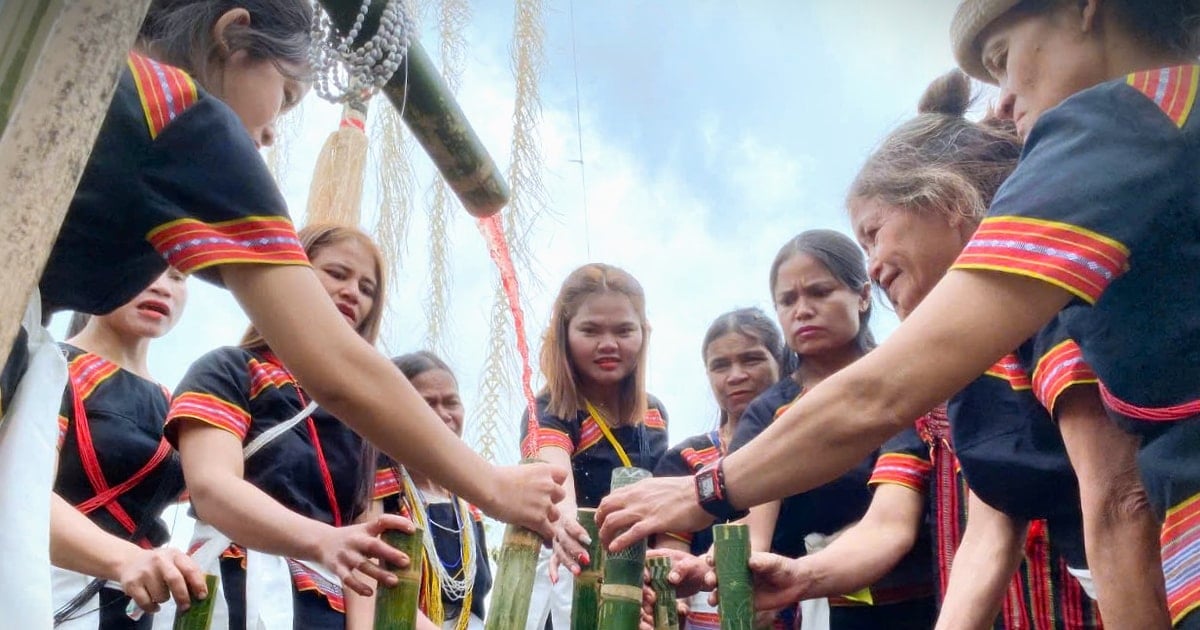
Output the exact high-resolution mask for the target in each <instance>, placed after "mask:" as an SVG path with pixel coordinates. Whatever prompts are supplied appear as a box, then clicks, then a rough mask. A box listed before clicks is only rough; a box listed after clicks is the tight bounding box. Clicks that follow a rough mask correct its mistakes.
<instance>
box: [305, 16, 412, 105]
mask: <svg viewBox="0 0 1200 630" xmlns="http://www.w3.org/2000/svg"><path fill="white" fill-rule="evenodd" d="M370 8H371V0H362V5H361V6H360V7H359V9H358V15H357V16H356V17H355V18H354V25H353V26H352V27H351V28H350V32H348V33H346V35H345V36H342V34H341V33H340V32H339V31H338V29H337V27H336V26H334V24H333V20H331V19H330V18H329V15H328V14H327V13H326V12H325V11H324V9H322V8H321V4H320V2H318V1H317V0H313V27H312V42H313V46H312V50H311V52H310V54H309V55H310V60H311V61H312V67H313V71H314V74H315V79H314V80H313V89H314V90H315V91H316V93H317V95H318V96H320V97H321V98H323V99H325V100H327V101H329V102H331V103H359V104H361V103H366V102H367V100H368V99H370V98H371V97H372V96H374V95H375V93H376V92H378V91H379V89H380V88H382V87H383V86H384V84H386V83H387V82H388V81H389V80H390V79H391V78H392V75H393V74H395V73H396V70H397V69H399V68H400V64H401V63H403V61H404V56H405V55H406V54H407V53H408V46H409V43H410V42H411V41H412V39H411V38H412V35H413V33H415V32H416V30H417V26H416V21H415V19H414V18H413V15H412V12H411V11H409V10H408V8H407V7H406V6H405V5H404V0H387V3H386V4H385V5H384V7H383V12H382V13H381V14H380V16H379V28H378V29H376V31H375V34H374V35H371V37H370V38H369V39H367V40H366V41H365V42H363V43H362V45H360V46H357V47H355V46H354V42H355V40H357V39H358V37H359V35H360V34H361V32H362V27H363V23H364V22H366V19H367V11H368V10H369V9H370Z"/></svg>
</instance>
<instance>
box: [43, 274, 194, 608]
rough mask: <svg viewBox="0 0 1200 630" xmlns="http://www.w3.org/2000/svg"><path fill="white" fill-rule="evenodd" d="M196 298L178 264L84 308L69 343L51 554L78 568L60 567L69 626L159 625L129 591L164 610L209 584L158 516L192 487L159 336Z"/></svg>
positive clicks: (59, 600)
mask: <svg viewBox="0 0 1200 630" xmlns="http://www.w3.org/2000/svg"><path fill="white" fill-rule="evenodd" d="M186 303H187V281H186V278H185V276H184V275H183V274H181V273H179V272H178V271H175V270H174V269H169V270H167V271H166V272H164V273H163V274H162V275H160V276H159V277H158V278H157V279H156V280H155V281H154V282H153V283H152V284H151V285H150V286H149V287H147V288H146V289H145V290H144V291H142V292H141V293H139V294H138V295H137V297H135V298H133V300H131V301H130V302H129V303H127V304H125V305H124V306H121V307H120V308H118V309H116V310H115V311H113V312H111V313H109V314H108V315H101V316H94V317H87V318H79V319H82V320H83V322H82V323H81V324H80V325H79V326H78V327H73V328H78V330H75V331H73V332H68V334H69V335H70V337H69V338H68V339H67V342H66V343H64V344H62V348H63V351H64V353H65V354H66V356H67V361H68V369H69V374H70V383H69V385H68V386H67V390H66V394H65V395H64V396H63V404H62V411H61V415H60V416H59V429H60V433H59V440H58V452H59V460H58V478H57V480H56V481H55V494H54V496H53V497H52V503H51V510H52V511H51V518H50V526H51V543H52V548H53V550H54V556H53V560H54V561H55V562H56V563H57V564H58V565H59V566H63V567H70V568H71V569H73V570H67V569H55V570H54V572H53V576H54V607H55V611H56V618H57V619H58V620H59V621H60V623H59V625H58V627H59V628H79V629H81V630H82V629H85V628H91V629H96V628H101V629H103V630H116V629H118V628H149V627H150V624H151V617H150V616H149V615H146V616H144V617H142V618H141V619H140V620H138V621H135V620H133V619H130V618H129V616H127V615H126V608H127V607H128V606H129V602H130V600H131V599H132V600H133V602H134V603H135V604H137V605H138V606H139V607H140V608H142V609H143V610H148V611H154V610H157V608H158V602H160V601H163V600H165V599H166V598H167V597H168V596H169V595H170V596H173V597H174V598H175V600H176V601H177V602H178V603H179V604H180V605H181V606H184V607H186V606H187V604H188V602H189V600H190V593H191V592H195V593H197V594H204V579H203V574H202V572H201V571H200V569H199V568H198V567H197V566H196V565H195V563H194V562H192V560H191V559H190V558H188V557H187V555H186V554H183V553H181V552H179V551H177V550H174V549H171V548H170V547H162V546H161V545H163V544H165V543H166V542H167V538H168V534H167V529H166V526H165V525H164V524H163V523H162V522H161V521H160V520H159V514H161V512H162V510H163V509H164V508H165V507H166V506H167V505H168V504H170V503H171V502H173V501H174V500H175V499H176V498H177V497H178V496H179V494H180V493H181V492H182V491H183V476H182V473H181V471H180V468H179V459H178V457H177V456H176V455H175V453H174V451H173V450H172V449H171V447H170V445H168V444H167V443H166V442H165V441H164V440H163V423H164V422H165V421H166V418H167V407H168V405H169V404H170V395H169V393H168V392H167V390H166V389H165V388H164V387H163V386H162V385H160V384H159V383H157V382H155V381H154V380H153V378H152V377H151V376H150V370H149V366H148V364H147V354H148V350H149V346H150V341H151V340H152V339H156V338H158V337H161V336H163V335H165V334H166V333H167V332H168V331H170V330H171V328H172V327H174V325H175V323H176V322H177V321H179V317H180V316H181V315H182V314H183V308H184V306H185V305H186ZM76 571H78V572H76ZM96 578H102V579H104V580H109V581H111V582H113V583H114V584H115V585H119V587H118V586H107V585H105V584H104V582H103V581H99V582H98V581H97V580H96Z"/></svg>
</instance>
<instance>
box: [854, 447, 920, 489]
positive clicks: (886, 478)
mask: <svg viewBox="0 0 1200 630" xmlns="http://www.w3.org/2000/svg"><path fill="white" fill-rule="evenodd" d="M932 472H933V464H931V463H929V462H928V461H926V460H923V459H921V458H920V457H917V456H915V455H908V454H906V453H884V454H883V455H880V456H879V459H877V460H875V470H874V471H872V472H871V478H870V479H869V480H867V484H868V485H872V486H874V485H878V484H894V485H897V486H904V487H905V488H909V489H911V490H914V491H916V492H920V493H921V494H925V493H927V492H928V491H929V475H930V473H932Z"/></svg>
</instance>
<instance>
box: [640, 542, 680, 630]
mask: <svg viewBox="0 0 1200 630" xmlns="http://www.w3.org/2000/svg"><path fill="white" fill-rule="evenodd" d="M646 569H647V570H648V571H649V573H650V588H652V589H654V630H679V606H678V605H676V603H675V585H673V584H671V581H670V580H669V579H668V576H670V575H671V559H670V558H667V557H665V556H659V557H657V558H647V559H646Z"/></svg>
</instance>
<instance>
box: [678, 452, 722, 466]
mask: <svg viewBox="0 0 1200 630" xmlns="http://www.w3.org/2000/svg"><path fill="white" fill-rule="evenodd" d="M679 455H680V456H681V457H682V458H683V462H684V463H685V464H687V467H688V468H690V469H692V472H699V471H700V469H701V468H704V467H705V466H707V465H709V464H711V463H713V462H715V461H717V460H718V459H721V451H720V450H718V449H717V447H715V446H710V447H708V448H702V449H700V450H696V449H694V448H691V447H688V448H685V449H683V450H682V451H680V453H679Z"/></svg>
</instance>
